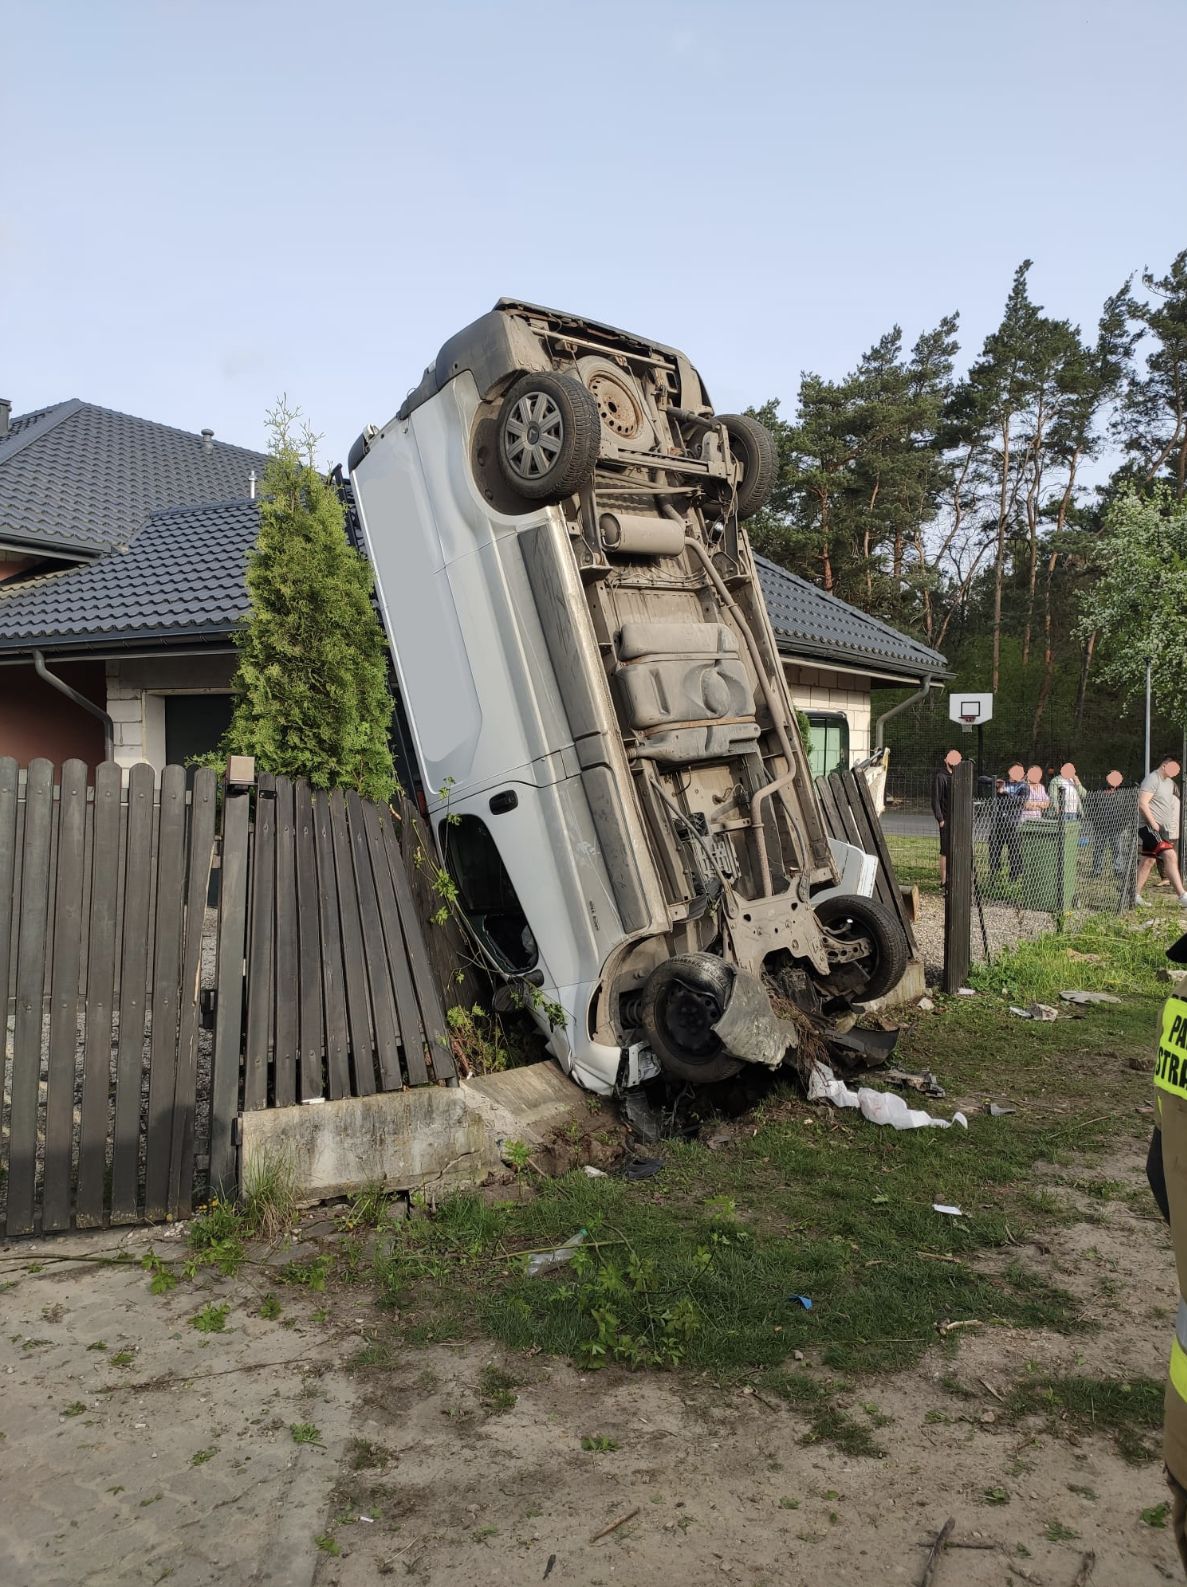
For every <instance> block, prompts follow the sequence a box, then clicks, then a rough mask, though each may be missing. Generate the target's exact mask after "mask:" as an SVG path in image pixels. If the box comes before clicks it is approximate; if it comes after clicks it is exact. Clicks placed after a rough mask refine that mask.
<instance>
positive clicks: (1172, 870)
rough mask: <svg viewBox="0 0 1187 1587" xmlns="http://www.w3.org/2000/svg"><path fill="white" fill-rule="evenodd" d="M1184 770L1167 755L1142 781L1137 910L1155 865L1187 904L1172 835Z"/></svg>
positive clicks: (1182, 902)
mask: <svg viewBox="0 0 1187 1587" xmlns="http://www.w3.org/2000/svg"><path fill="white" fill-rule="evenodd" d="M1181 770H1182V768H1181V766H1180V765H1179V762H1178V761H1177V760H1176V759H1175V757H1174V756H1173V755H1164V756H1163V757H1162V759H1161V760H1160V761H1159V762H1158V765H1157V766H1156V767H1155V768H1154V770H1153V771H1152V772H1150V774H1149V775H1148V776H1146V777H1144V778H1143V779H1142V786H1141V788H1140V789H1139V791H1138V822H1139V826H1138V843H1139V845H1140V847H1141V855H1142V857H1141V859H1140V860H1139V861H1138V869H1137V876H1136V878H1135V882H1134V900H1133V901H1134V907H1135V908H1136V907H1137V906H1139V905H1140V904H1141V902H1142V888H1143V887H1144V886H1145V885H1146V881H1147V879H1148V878H1149V875H1150V872H1151V871H1152V870H1153V868H1154V866H1155V865H1158V866H1159V867H1160V868H1161V870H1162V873H1163V875H1164V876H1165V877H1166V879H1167V881H1168V882H1169V883H1170V884H1171V886H1172V887H1173V888H1174V890H1175V896H1176V897H1177V898H1178V900H1179V903H1180V904H1181V905H1184V904H1187V892H1184V890H1183V878H1182V876H1180V874H1179V861H1178V857H1177V856H1176V854H1175V845H1174V844H1173V843H1172V841H1171V835H1170V834H1171V825H1172V823H1173V822H1174V819H1175V778H1176V777H1177V776H1178V775H1179V772H1180V771H1181Z"/></svg>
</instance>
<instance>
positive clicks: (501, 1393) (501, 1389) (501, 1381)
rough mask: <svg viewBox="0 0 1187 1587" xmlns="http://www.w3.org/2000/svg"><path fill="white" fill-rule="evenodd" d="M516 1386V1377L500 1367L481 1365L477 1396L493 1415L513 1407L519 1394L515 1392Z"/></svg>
mask: <svg viewBox="0 0 1187 1587" xmlns="http://www.w3.org/2000/svg"><path fill="white" fill-rule="evenodd" d="M518 1387H519V1380H518V1378H513V1377H512V1376H511V1375H510V1373H508V1372H504V1371H503V1370H502V1368H501V1367H496V1366H488V1367H483V1369H482V1377H481V1380H480V1382H479V1388H478V1397H479V1399H480V1400H481V1401H482V1403H483V1405H484V1406H485V1407H486V1409H487V1410H488V1411H489V1412H490V1413H491V1415H492V1416H493V1415H497V1414H498V1413H499V1412H500V1411H511V1410H514V1409H515V1406H516V1404H517V1403H518V1400H519V1396H518V1395H517V1394H516V1393H515V1390H516V1389H517V1388H518Z"/></svg>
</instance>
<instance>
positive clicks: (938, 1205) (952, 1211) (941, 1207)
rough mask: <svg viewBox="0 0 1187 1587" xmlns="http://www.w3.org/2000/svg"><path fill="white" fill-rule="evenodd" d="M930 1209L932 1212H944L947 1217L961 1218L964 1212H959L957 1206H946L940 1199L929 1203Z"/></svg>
mask: <svg viewBox="0 0 1187 1587" xmlns="http://www.w3.org/2000/svg"><path fill="white" fill-rule="evenodd" d="M931 1210H932V1211H933V1212H943V1213H946V1214H947V1215H948V1217H950V1218H963V1217H964V1213H963V1212H961V1210H960V1208H959V1207H948V1206H945V1204H944V1203H943V1202H942V1201H933V1202H932V1204H931Z"/></svg>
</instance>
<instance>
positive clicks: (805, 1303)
mask: <svg viewBox="0 0 1187 1587" xmlns="http://www.w3.org/2000/svg"><path fill="white" fill-rule="evenodd" d="M787 1299H788V1302H789V1303H790V1302H792V1301H795V1302H796V1303H797V1304H798V1305H800V1306H802V1307H803V1308H804V1310H805V1311H811V1310H812V1297H811V1295H789V1296H788V1297H787Z"/></svg>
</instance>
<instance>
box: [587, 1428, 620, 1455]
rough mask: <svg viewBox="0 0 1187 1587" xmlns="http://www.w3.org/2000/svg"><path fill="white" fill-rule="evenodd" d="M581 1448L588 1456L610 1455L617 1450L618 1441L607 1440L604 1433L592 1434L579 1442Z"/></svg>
mask: <svg viewBox="0 0 1187 1587" xmlns="http://www.w3.org/2000/svg"><path fill="white" fill-rule="evenodd" d="M581 1447H582V1449H584V1450H585V1452H586V1453H587V1454H590V1455H610V1454H613V1453H614V1451H615V1450H616V1449H618V1448H619V1444H618V1440H617V1439H614V1438H607V1437H606V1435H605V1433H592V1434H591V1435H590V1436H589V1437H587V1438H583V1439H582V1440H581Z"/></svg>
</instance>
